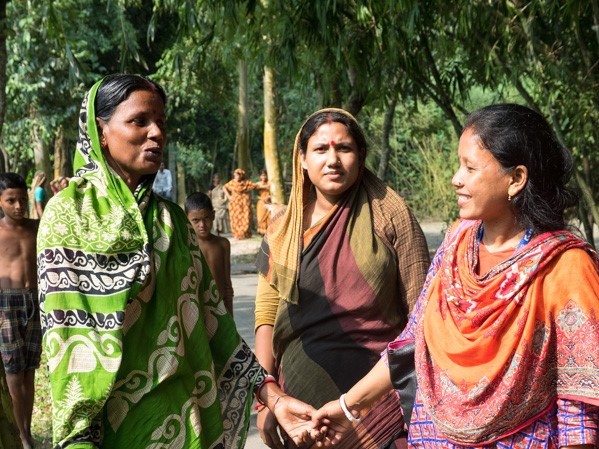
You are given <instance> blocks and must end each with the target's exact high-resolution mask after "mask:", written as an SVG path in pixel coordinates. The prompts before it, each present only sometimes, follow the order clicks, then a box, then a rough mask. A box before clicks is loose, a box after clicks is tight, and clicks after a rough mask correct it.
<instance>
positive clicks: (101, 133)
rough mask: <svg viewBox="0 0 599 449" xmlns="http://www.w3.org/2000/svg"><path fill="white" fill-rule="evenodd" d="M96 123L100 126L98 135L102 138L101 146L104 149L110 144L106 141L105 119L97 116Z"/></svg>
mask: <svg viewBox="0 0 599 449" xmlns="http://www.w3.org/2000/svg"><path fill="white" fill-rule="evenodd" d="M96 125H97V127H98V137H99V138H100V146H101V147H102V149H103V150H104V149H106V148H107V147H108V144H107V143H106V137H104V120H102V119H101V118H99V117H96Z"/></svg>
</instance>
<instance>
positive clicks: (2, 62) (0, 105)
mask: <svg viewBox="0 0 599 449" xmlns="http://www.w3.org/2000/svg"><path fill="white" fill-rule="evenodd" d="M7 3H8V1H7V0H0V149H1V151H0V153H1V156H0V157H1V158H2V161H1V163H0V171H1V172H6V171H8V155H7V154H6V150H5V149H4V145H3V144H2V141H3V139H2V129H3V128H4V117H5V115H6V81H7V79H8V76H7V74H6V64H7V61H8V55H7V51H6V30H7V28H8V24H7V21H6V5H7Z"/></svg>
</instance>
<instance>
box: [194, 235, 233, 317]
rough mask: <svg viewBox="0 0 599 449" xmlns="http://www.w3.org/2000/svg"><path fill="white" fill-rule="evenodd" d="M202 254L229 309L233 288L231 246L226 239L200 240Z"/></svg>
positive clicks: (214, 237)
mask: <svg viewBox="0 0 599 449" xmlns="http://www.w3.org/2000/svg"><path fill="white" fill-rule="evenodd" d="M198 244H199V246H200V250H201V251H202V254H203V255H204V257H205V258H206V262H207V263H208V267H209V268H210V272H211V273H212V277H214V281H215V282H216V286H217V288H218V292H219V293H220V296H221V298H222V299H223V300H224V301H225V305H227V309H228V308H229V307H230V305H231V304H232V299H233V286H232V284H231V244H230V243H229V240H227V239H226V238H224V237H218V236H215V235H212V234H211V235H210V238H209V239H198Z"/></svg>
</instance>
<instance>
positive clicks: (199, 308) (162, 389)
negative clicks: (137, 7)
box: [38, 81, 265, 449]
mask: <svg viewBox="0 0 599 449" xmlns="http://www.w3.org/2000/svg"><path fill="white" fill-rule="evenodd" d="M100 84H101V81H100V82H98V83H96V85H95V86H94V87H93V88H92V89H91V90H90V92H89V93H88V95H87V96H86V99H85V100H84V102H83V105H82V109H81V114H80V134H79V141H78V144H77V154H76V156H75V168H76V170H77V176H76V177H74V178H71V181H70V183H69V186H68V187H67V188H66V189H64V190H62V191H61V192H60V193H59V194H58V195H56V196H55V197H54V198H52V200H51V201H50V202H49V203H48V205H47V208H46V210H45V211H44V216H43V218H42V221H41V223H40V229H39V234H38V274H39V288H40V302H41V310H42V325H43V328H44V350H45V352H46V356H47V359H48V366H49V372H50V383H51V391H52V411H53V436H54V438H53V440H54V445H55V447H59V448H63V447H69V448H92V447H105V448H127V449H132V448H141V447H146V448H167V447H168V448H186V449H187V448H227V449H228V448H241V447H243V445H244V443H245V438H246V432H247V426H248V422H249V414H250V407H251V402H252V400H253V396H252V393H253V389H254V387H255V385H259V384H260V383H261V382H262V381H263V379H264V374H265V373H264V371H263V370H262V368H261V367H260V365H259V364H258V362H257V360H256V359H255V357H254V355H253V353H252V352H251V351H250V349H249V348H248V347H247V345H246V344H245V342H244V341H243V340H242V339H241V338H240V337H239V335H238V334H237V331H236V328H235V323H234V321H233V319H232V318H231V316H230V315H229V314H227V312H226V310H225V307H224V304H223V302H222V301H221V299H220V298H219V295H218V290H217V288H216V284H215V282H214V280H213V279H212V276H211V275H210V271H209V269H208V266H207V264H206V262H205V260H204V258H203V256H202V254H201V253H200V251H199V249H198V245H197V241H196V236H195V233H194V232H193V229H192V228H191V226H190V224H189V222H188V221H187V218H186V216H185V214H184V212H183V211H182V210H181V209H180V208H179V207H178V206H177V205H176V204H174V203H171V202H169V201H165V200H164V199H161V198H159V197H158V196H156V195H154V194H153V193H152V190H151V186H152V180H153V179H152V178H153V176H150V177H147V179H144V180H143V181H142V182H141V183H140V185H139V187H138V188H137V190H136V191H135V192H134V193H132V192H131V191H130V190H129V188H128V187H127V185H126V184H125V182H124V181H123V180H121V179H120V178H119V177H118V175H116V174H115V173H114V171H112V170H111V169H110V168H109V167H108V165H107V164H106V161H105V160H104V157H103V155H102V151H101V148H100V143H99V139H98V131H97V128H96V123H95V113H94V99H95V95H96V92H97V89H98V87H99V86H100Z"/></svg>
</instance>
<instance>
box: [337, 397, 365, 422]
mask: <svg viewBox="0 0 599 449" xmlns="http://www.w3.org/2000/svg"><path fill="white" fill-rule="evenodd" d="M339 406H340V407H341V410H343V413H344V414H345V417H346V418H347V419H348V421H349V422H353V423H359V422H360V421H362V419H360V418H356V417H355V416H354V415H353V413H352V412H350V411H349V409H348V408H347V405H346V404H345V393H343V394H342V395H341V396H339Z"/></svg>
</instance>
